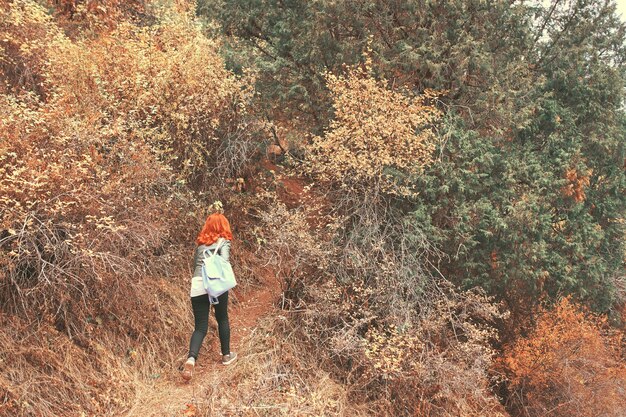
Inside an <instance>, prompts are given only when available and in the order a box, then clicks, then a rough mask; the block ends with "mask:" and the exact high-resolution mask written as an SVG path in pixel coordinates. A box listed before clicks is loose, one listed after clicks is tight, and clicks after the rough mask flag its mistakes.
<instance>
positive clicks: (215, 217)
mask: <svg viewBox="0 0 626 417" xmlns="http://www.w3.org/2000/svg"><path fill="white" fill-rule="evenodd" d="M220 237H223V238H224V239H228V240H233V232H232V231H231V230H230V223H228V219H227V218H226V217H225V216H224V215H223V214H221V213H213V214H211V215H210V216H209V217H207V219H206V222H204V226H202V230H201V231H200V233H199V234H198V237H197V238H196V243H197V244H198V245H212V244H213V243H215V242H217V239H218V238H220Z"/></svg>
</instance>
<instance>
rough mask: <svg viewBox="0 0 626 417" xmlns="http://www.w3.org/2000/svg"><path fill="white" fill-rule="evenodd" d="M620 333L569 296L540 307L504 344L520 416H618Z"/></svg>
mask: <svg viewBox="0 0 626 417" xmlns="http://www.w3.org/2000/svg"><path fill="white" fill-rule="evenodd" d="M622 338H623V335H622V334H619V333H615V332H614V331H611V330H610V329H608V328H607V323H606V318H604V317H599V316H597V315H592V314H589V313H586V312H584V311H583V309H581V307H580V306H579V305H577V304H576V303H575V302H573V301H572V300H571V299H569V298H563V299H562V300H561V301H560V302H559V303H558V304H556V305H555V306H554V308H553V309H550V310H541V311H540V312H539V315H538V318H537V323H536V325H535V327H534V329H533V330H532V331H531V332H530V334H529V335H528V336H527V337H523V338H520V339H519V340H518V341H517V342H515V343H514V344H513V345H512V346H511V347H510V349H507V351H506V354H505V356H504V359H503V362H504V364H505V367H506V369H507V371H508V373H509V375H510V388H511V389H512V390H513V391H514V392H515V395H514V396H513V397H512V398H513V399H514V402H515V406H516V407H517V409H518V410H519V415H531V416H543V415H546V414H548V415H552V416H573V415H576V416H589V417H592V416H615V417H617V416H621V415H624V413H625V412H626V391H625V387H626V366H625V365H624V361H623V351H622V349H623V340H622Z"/></svg>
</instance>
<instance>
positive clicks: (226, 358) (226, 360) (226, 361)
mask: <svg viewBox="0 0 626 417" xmlns="http://www.w3.org/2000/svg"><path fill="white" fill-rule="evenodd" d="M236 359H237V354H236V353H235V352H230V353H229V354H228V355H222V365H230V364H231V363H233V362H235V360H236Z"/></svg>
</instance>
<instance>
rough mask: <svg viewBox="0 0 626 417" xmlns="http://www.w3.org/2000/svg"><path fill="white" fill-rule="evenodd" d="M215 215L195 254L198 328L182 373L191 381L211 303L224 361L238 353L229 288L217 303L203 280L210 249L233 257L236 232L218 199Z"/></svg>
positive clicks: (193, 284) (194, 295) (194, 293)
mask: <svg viewBox="0 0 626 417" xmlns="http://www.w3.org/2000/svg"><path fill="white" fill-rule="evenodd" d="M210 210H211V213H212V214H211V215H210V216H209V217H208V218H207V219H206V222H205V223H204V226H203V227H202V230H201V231H200V233H199V234H198V237H197V239H196V243H197V244H198V246H197V247H196V252H195V256H194V262H193V263H194V273H193V277H192V278H191V291H190V296H191V306H192V308H193V317H194V322H195V328H194V331H193V334H192V335H191V341H190V342H189V358H188V359H187V362H185V365H184V369H183V373H182V376H183V378H184V379H186V380H189V379H191V376H192V374H193V368H194V366H195V363H196V359H197V358H198V352H199V351H200V346H202V341H203V340H204V337H205V336H206V333H207V330H208V327H209V311H210V307H211V304H213V308H214V310H215V319H216V320H217V327H218V333H219V337H220V345H221V348H222V363H223V364H224V365H229V364H231V363H232V362H233V361H234V360H235V359H236V358H237V354H236V353H235V352H231V351H230V325H229V323H228V291H226V292H225V293H224V294H222V295H220V296H219V297H217V302H213V301H212V300H210V298H209V296H208V294H207V292H206V290H205V288H204V284H203V282H202V261H203V259H204V252H205V251H206V250H209V251H213V250H215V249H216V248H218V246H219V250H218V254H219V255H220V256H221V257H223V258H224V259H226V260H227V261H228V260H229V255H230V241H231V240H232V239H233V234H232V232H231V230H230V223H229V222H228V219H227V218H226V217H225V216H224V214H223V213H224V211H223V209H222V203H221V202H219V201H216V202H215V203H213V204H212V205H211V207H210Z"/></svg>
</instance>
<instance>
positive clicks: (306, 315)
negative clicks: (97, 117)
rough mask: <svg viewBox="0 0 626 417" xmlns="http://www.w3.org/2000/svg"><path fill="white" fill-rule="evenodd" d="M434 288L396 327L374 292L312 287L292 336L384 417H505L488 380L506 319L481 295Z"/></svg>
mask: <svg viewBox="0 0 626 417" xmlns="http://www.w3.org/2000/svg"><path fill="white" fill-rule="evenodd" d="M435 287H437V288H435ZM432 289H433V292H430V291H429V294H430V297H431V301H430V302H429V303H422V308H421V311H420V312H419V313H417V312H416V313H415V315H414V317H413V318H412V323H411V324H410V325H409V324H408V323H405V325H404V326H397V325H395V324H393V323H391V322H392V321H393V320H395V319H397V317H393V316H389V315H386V314H385V310H384V308H383V307H382V306H377V305H375V304H374V303H373V301H372V290H371V289H367V288H364V287H362V286H359V285H341V286H340V285H337V284H335V283H330V282H329V283H326V284H324V285H322V286H312V287H311V288H309V294H308V297H307V298H308V302H307V303H306V307H305V306H304V305H301V309H300V313H299V314H298V315H297V319H295V320H294V329H297V330H296V331H297V332H298V338H299V339H302V340H306V341H308V343H310V344H311V345H315V346H325V347H326V348H325V351H324V352H320V353H321V355H320V356H321V357H322V358H323V359H324V360H323V363H324V364H325V365H326V366H327V367H329V369H331V370H332V373H333V375H334V376H335V377H336V378H338V379H339V380H341V381H344V382H345V383H346V384H347V386H348V387H349V392H350V395H351V399H352V400H353V401H355V402H356V403H361V404H368V407H370V408H375V409H376V410H377V412H378V413H380V414H382V415H420V416H449V417H452V416H504V415H506V413H505V412H504V410H503V408H502V406H501V405H500V404H499V402H498V399H497V398H496V397H495V396H494V395H493V394H492V392H491V389H492V388H493V386H494V384H495V383H496V382H497V381H496V380H494V379H493V378H492V377H491V376H490V375H489V369H490V366H491V364H492V361H493V359H494V357H495V353H496V352H495V350H494V349H493V348H492V347H491V346H492V344H493V343H494V341H495V340H497V333H496V331H495V329H494V326H493V323H494V321H496V320H499V319H501V318H503V317H504V316H505V315H503V313H501V311H500V310H499V308H498V307H497V306H495V305H494V304H492V301H491V300H490V299H489V298H488V297H486V296H485V295H483V294H481V293H480V292H476V291H472V292H465V293H461V292H458V291H457V290H455V289H454V288H453V287H452V286H451V285H450V284H447V283H446V282H445V281H441V282H439V283H438V284H437V285H434V284H433V288H432ZM313 300H319V301H318V302H314V301H313Z"/></svg>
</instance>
